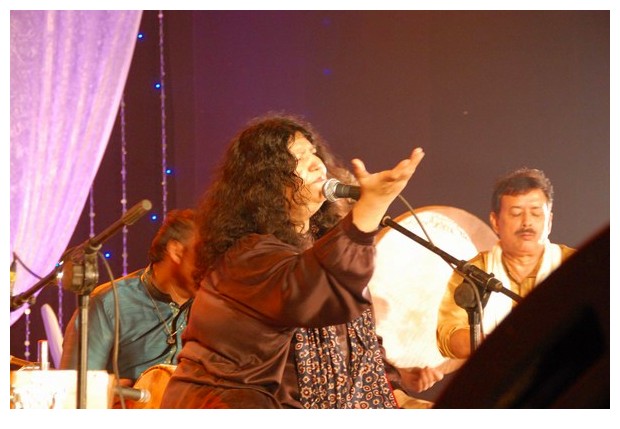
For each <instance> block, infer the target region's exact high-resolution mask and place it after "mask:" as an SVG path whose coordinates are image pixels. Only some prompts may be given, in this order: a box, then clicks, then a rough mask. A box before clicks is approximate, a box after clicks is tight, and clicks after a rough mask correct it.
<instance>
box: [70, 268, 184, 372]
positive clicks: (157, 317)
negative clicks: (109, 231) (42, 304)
mask: <svg viewBox="0 0 620 429" xmlns="http://www.w3.org/2000/svg"><path fill="white" fill-rule="evenodd" d="M114 284H115V285H116V289H117V294H118V304H119V308H120V315H121V316H120V336H119V349H118V350H119V351H118V369H119V376H120V378H130V379H132V380H134V381H135V380H136V379H137V378H138V377H139V376H140V374H142V373H143V372H144V371H145V370H147V369H148V368H150V367H152V366H155V365H158V364H174V365H176V363H177V355H178V353H179V351H180V350H181V333H182V332H183V329H184V328H185V326H186V325H187V316H188V311H189V307H190V305H191V300H189V301H187V302H186V303H185V304H183V305H182V306H180V307H179V306H178V305H177V304H176V303H175V302H173V301H172V300H171V298H170V296H169V295H167V294H164V293H161V292H160V291H159V290H158V289H156V288H155V287H154V286H153V285H152V284H151V282H150V268H147V269H141V270H138V271H135V272H133V273H131V274H129V275H127V276H125V277H122V278H120V279H117V280H115V281H114ZM147 291H148V292H147ZM149 293H150V296H149ZM114 295H115V294H114V291H113V288H112V283H106V284H103V285H101V286H99V287H97V288H96V289H95V290H94V291H93V292H92V294H91V296H90V299H89V300H90V303H89V311H88V369H89V370H102V369H105V370H107V371H108V372H109V373H111V374H113V363H112V356H113V347H114V320H115V315H114V306H115V296H114ZM151 298H152V299H151ZM154 305H157V310H159V313H158V312H157V311H156V310H155V306H154ZM78 313H79V309H77V310H76V311H75V313H74V314H73V316H72V318H71V321H70V322H69V325H68V326H67V330H66V332H65V335H64V343H63V354H62V359H61V363H60V367H61V368H60V369H77V362H78V361H79V356H78V344H77V343H78V337H79V324H78ZM171 334H172V335H171ZM169 339H170V341H169Z"/></svg>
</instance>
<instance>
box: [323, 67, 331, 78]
mask: <svg viewBox="0 0 620 429" xmlns="http://www.w3.org/2000/svg"><path fill="white" fill-rule="evenodd" d="M323 74H324V75H325V76H330V75H331V74H332V69H328V68H324V69H323Z"/></svg>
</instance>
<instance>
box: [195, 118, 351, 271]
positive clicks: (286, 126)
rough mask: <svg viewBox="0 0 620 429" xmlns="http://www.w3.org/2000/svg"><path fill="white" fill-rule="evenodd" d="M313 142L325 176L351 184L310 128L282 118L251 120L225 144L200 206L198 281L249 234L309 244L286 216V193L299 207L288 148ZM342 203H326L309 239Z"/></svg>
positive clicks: (333, 219)
mask: <svg viewBox="0 0 620 429" xmlns="http://www.w3.org/2000/svg"><path fill="white" fill-rule="evenodd" d="M298 132H299V133H301V134H302V135H303V136H304V137H305V138H307V139H308V141H310V142H311V143H313V144H314V145H315V147H316V150H317V156H318V157H319V158H321V160H322V161H323V162H324V163H325V165H326V167H327V171H328V173H327V174H328V177H334V178H336V179H338V180H340V181H342V182H346V183H351V182H353V183H354V181H355V178H354V177H353V175H352V174H351V173H350V172H349V171H348V170H347V169H345V168H344V167H343V166H342V165H341V163H340V161H338V160H337V159H336V158H335V157H334V156H333V155H332V154H331V152H330V150H329V148H328V146H327V144H326V143H325V142H324V141H323V140H322V139H321V138H320V136H319V135H318V133H316V132H315V131H314V130H313V129H312V127H311V125H310V124H308V123H306V122H304V121H303V120H302V119H300V118H298V117H295V116H291V115H286V114H280V113H269V114H267V115H265V116H262V117H259V118H255V119H253V120H252V121H250V122H249V123H248V125H247V126H246V127H245V128H244V129H243V130H241V131H240V132H239V133H238V134H237V135H236V136H235V137H234V138H233V139H232V140H231V142H230V143H229V145H228V147H227V149H226V151H225V153H224V157H223V158H222V161H221V162H220V164H219V166H218V168H217V170H216V171H215V176H214V180H213V182H212V183H211V185H210V186H209V187H208V188H207V190H206V191H205V193H204V195H203V196H202V198H201V200H200V202H199V204H198V210H197V211H198V228H199V234H200V242H199V244H198V245H197V248H196V252H197V254H196V279H197V280H198V281H200V280H201V279H202V278H203V277H204V275H205V274H206V272H207V271H208V270H209V269H210V268H211V266H212V265H213V264H214V263H215V261H216V260H217V258H218V257H219V256H220V255H222V254H223V253H224V252H226V251H227V250H228V249H229V248H230V247H231V246H232V245H233V244H234V243H235V242H236V241H237V240H239V239H240V238H242V237H244V236H246V235H248V234H251V233H258V234H273V235H274V236H275V237H277V238H278V239H280V240H282V241H283V242H285V243H289V244H291V245H294V246H302V245H303V243H304V242H306V240H307V239H308V237H307V236H305V235H303V234H300V233H299V232H298V227H299V225H296V224H295V223H294V222H293V220H292V219H291V217H290V206H291V204H290V202H289V200H288V199H287V197H286V195H287V194H286V190H287V189H292V190H293V198H294V199H295V202H297V203H303V200H301V198H302V197H301V195H300V193H299V190H300V189H301V187H302V185H303V182H302V180H301V178H300V177H299V176H298V175H297V174H296V172H295V168H296V166H297V160H296V159H295V157H294V156H293V155H292V154H291V153H290V152H289V149H288V145H289V144H290V143H291V142H292V140H293V138H294V135H295V134H296V133H298ZM347 203H348V202H347V201H346V200H338V201H336V202H335V203H329V202H325V203H324V204H323V205H322V206H321V208H320V209H319V210H318V211H317V212H316V213H315V214H314V215H313V216H312V218H311V219H310V234H311V236H312V237H313V238H318V237H319V236H321V235H322V234H323V233H324V232H325V231H326V230H328V229H329V228H331V227H332V226H334V225H335V224H336V223H337V222H338V221H339V220H340V219H341V218H342V217H343V216H344V215H345V213H346V211H347V210H348V209H349V208H350V207H349V206H348V205H347Z"/></svg>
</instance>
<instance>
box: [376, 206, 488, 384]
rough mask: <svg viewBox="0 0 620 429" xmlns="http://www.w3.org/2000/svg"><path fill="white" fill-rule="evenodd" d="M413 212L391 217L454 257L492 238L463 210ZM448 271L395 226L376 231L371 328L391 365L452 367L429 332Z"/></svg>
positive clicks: (479, 247) (432, 208)
mask: <svg viewBox="0 0 620 429" xmlns="http://www.w3.org/2000/svg"><path fill="white" fill-rule="evenodd" d="M413 212H414V213H415V216H414V215H412V214H411V213H405V214H402V215H400V216H399V217H397V218H395V219H394V221H395V222H397V223H398V224H400V225H401V226H403V227H404V228H406V229H408V230H409V231H411V232H413V233H414V234H416V235H417V236H419V237H420V238H422V239H424V240H426V241H430V242H431V243H432V244H434V246H435V247H437V248H439V249H441V250H443V251H444V252H446V253H448V254H449V255H451V256H453V257H454V258H456V259H457V260H468V259H470V258H472V257H474V256H475V255H476V254H477V253H478V252H479V251H482V250H488V249H490V248H491V247H492V246H493V244H495V242H496V241H497V237H496V235H495V233H494V232H493V230H492V229H491V228H490V227H489V226H488V225H487V224H485V223H484V222H482V221H481V220H480V219H478V218H477V217H476V216H474V215H472V214H470V213H468V212H466V211H465V210H462V209H458V208H455V207H450V206H426V207H422V208H419V209H415V210H413ZM416 217H417V219H416ZM418 220H419V222H420V223H421V224H422V225H423V226H424V230H423V229H422V227H421V226H420V225H419V224H418ZM424 231H426V234H428V237H429V238H430V240H429V238H427V237H426V234H425V232H424ZM452 272H453V270H452V267H451V266H450V265H449V264H448V263H447V262H446V261H444V260H443V259H442V258H441V257H440V256H439V255H436V254H435V253H434V252H433V251H431V250H429V249H427V248H426V247H424V246H423V245H422V244H420V243H418V242H416V241H414V240H412V239H411V238H409V237H407V236H405V235H403V234H402V233H400V232H399V231H397V230H394V229H392V228H389V227H386V228H384V229H383V230H382V231H381V232H380V234H379V236H378V240H377V255H376V264H375V272H374V274H373V276H372V279H371V281H370V284H369V289H370V292H371V294H372V299H373V303H374V307H375V316H376V324H377V333H378V334H379V335H381V336H382V337H383V346H384V347H385V352H386V357H387V359H388V361H390V362H391V363H392V364H394V365H395V366H397V367H400V368H409V367H415V366H419V367H424V366H432V367H442V368H454V367H455V365H453V362H450V361H451V360H447V359H446V358H444V357H443V356H441V354H440V353H439V350H438V349H437V344H436V334H435V330H436V326H437V312H438V309H439V304H440V303H441V299H442V298H443V295H444V292H445V290H446V287H447V284H448V280H449V278H450V275H451V274H452ZM461 363H462V362H461ZM456 367H458V365H456ZM446 372H450V371H446Z"/></svg>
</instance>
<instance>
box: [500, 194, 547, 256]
mask: <svg viewBox="0 0 620 429" xmlns="http://www.w3.org/2000/svg"><path fill="white" fill-rule="evenodd" d="M552 218H553V213H552V212H551V207H549V204H548V202H547V198H546V197H545V194H544V192H543V191H542V190H540V189H532V190H530V191H527V192H525V193H523V194H519V195H504V196H503V197H502V198H501V202H500V209H499V213H498V214H496V213H491V216H490V221H491V226H492V227H493V230H494V231H495V233H496V234H497V235H498V236H499V240H500V244H501V246H502V250H503V252H505V253H508V254H511V255H514V256H525V255H532V254H537V253H538V252H540V251H541V250H542V247H543V246H544V244H545V241H546V240H547V238H548V236H549V233H550V232H551V221H552Z"/></svg>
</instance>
